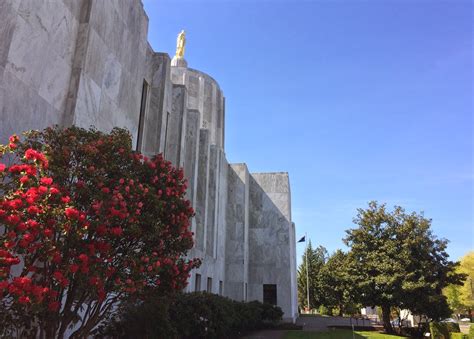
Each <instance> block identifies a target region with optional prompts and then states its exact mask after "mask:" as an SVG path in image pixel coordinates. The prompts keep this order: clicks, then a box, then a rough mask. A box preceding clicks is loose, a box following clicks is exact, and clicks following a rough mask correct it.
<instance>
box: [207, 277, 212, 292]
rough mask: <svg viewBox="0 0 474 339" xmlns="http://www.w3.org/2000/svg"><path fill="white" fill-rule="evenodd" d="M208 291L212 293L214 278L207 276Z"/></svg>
mask: <svg viewBox="0 0 474 339" xmlns="http://www.w3.org/2000/svg"><path fill="white" fill-rule="evenodd" d="M207 292H208V293H212V278H207Z"/></svg>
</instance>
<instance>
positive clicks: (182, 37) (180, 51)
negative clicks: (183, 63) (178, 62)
mask: <svg viewBox="0 0 474 339" xmlns="http://www.w3.org/2000/svg"><path fill="white" fill-rule="evenodd" d="M185 44H186V33H185V32H184V30H182V31H181V32H180V33H179V34H178V39H177V40H176V57H177V58H180V59H182V58H184V45H185Z"/></svg>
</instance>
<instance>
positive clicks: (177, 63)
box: [171, 55, 188, 67]
mask: <svg viewBox="0 0 474 339" xmlns="http://www.w3.org/2000/svg"><path fill="white" fill-rule="evenodd" d="M171 66H172V67H188V63H187V62H186V60H184V58H178V57H176V55H175V56H174V57H173V59H171Z"/></svg>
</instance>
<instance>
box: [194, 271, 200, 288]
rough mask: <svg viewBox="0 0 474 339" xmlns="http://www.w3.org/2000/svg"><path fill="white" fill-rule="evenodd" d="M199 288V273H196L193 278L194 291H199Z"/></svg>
mask: <svg viewBox="0 0 474 339" xmlns="http://www.w3.org/2000/svg"><path fill="white" fill-rule="evenodd" d="M200 290H201V275H200V274H199V273H196V279H195V280H194V291H196V292H199V291H200Z"/></svg>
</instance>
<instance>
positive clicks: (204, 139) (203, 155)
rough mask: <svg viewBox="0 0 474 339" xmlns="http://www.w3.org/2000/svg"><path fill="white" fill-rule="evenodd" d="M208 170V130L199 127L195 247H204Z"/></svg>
mask: <svg viewBox="0 0 474 339" xmlns="http://www.w3.org/2000/svg"><path fill="white" fill-rule="evenodd" d="M208 172H209V131H207V130H204V129H201V130H200V132H199V157H198V176H197V191H196V216H195V219H196V240H195V247H196V248H197V249H200V250H203V249H204V240H205V238H204V236H205V225H206V212H207V208H206V206H207V188H208Z"/></svg>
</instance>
